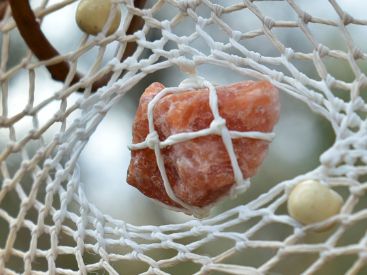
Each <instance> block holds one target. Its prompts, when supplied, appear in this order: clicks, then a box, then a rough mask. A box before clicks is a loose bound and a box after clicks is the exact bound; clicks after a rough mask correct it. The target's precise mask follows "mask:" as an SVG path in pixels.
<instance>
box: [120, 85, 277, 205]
mask: <svg viewBox="0 0 367 275" xmlns="http://www.w3.org/2000/svg"><path fill="white" fill-rule="evenodd" d="M162 89H164V86H163V85H162V84H160V83H153V84H151V85H150V86H149V87H148V88H147V89H146V90H145V92H144V94H143V95H142V97H141V99H140V103H139V107H138V110H137V113H136V116H135V120H134V124H133V143H139V142H143V141H144V140H145V138H146V136H147V135H148V133H149V130H148V117H147V108H148V103H149V102H150V101H151V100H152V99H153V97H154V96H155V95H156V94H158V93H159V91H161V90H162ZM216 89H217V95H218V106H219V113H220V115H221V116H222V117H223V118H224V119H225V120H226V125H227V127H228V129H229V130H235V131H241V132H244V131H259V132H271V131H272V129H273V127H274V125H275V123H276V122H277V120H278V117H279V96H278V90H277V89H276V88H274V87H273V86H272V85H271V84H270V83H269V82H266V81H259V82H254V81H246V82H240V83H235V84H231V85H228V86H220V87H216ZM153 118H154V127H155V130H156V131H157V132H158V135H159V139H160V140H161V141H163V140H165V139H166V138H168V137H169V136H170V135H172V134H177V133H183V132H194V131H198V130H201V129H205V128H209V126H210V123H211V122H212V120H213V114H212V112H211V110H210V107H209V91H208V89H206V88H203V89H196V90H188V91H187V92H184V93H179V94H169V95H166V96H165V97H163V98H162V99H160V100H159V101H158V103H157V104H156V105H155V107H154V111H153ZM232 142H233V145H234V149H235V153H236V156H237V160H238V163H239V165H240V168H241V171H242V173H243V175H244V177H245V178H249V177H251V176H253V175H254V174H255V173H256V170H257V168H258V167H259V165H260V164H261V163H262V161H263V159H264V157H265V155H266V152H267V149H268V145H269V142H267V141H264V140H259V139H250V138H239V139H232ZM161 152H162V156H163V159H164V164H165V168H166V173H167V176H168V179H169V182H170V185H171V187H172V189H173V191H174V193H175V195H176V196H177V197H178V198H180V199H181V200H182V201H184V202H185V203H187V204H189V205H191V206H197V207H204V206H206V205H208V204H211V203H213V202H215V201H216V200H217V199H218V198H220V197H222V196H224V195H226V193H228V191H229V190H230V188H231V187H232V186H233V184H234V183H235V182H234V176H233V169H232V165H231V162H230V159H229V156H228V153H227V150H226V148H225V146H224V144H223V141H222V138H221V136H218V135H209V136H204V137H199V138H195V139H192V140H188V141H184V142H180V143H177V144H175V145H172V146H169V147H166V148H164V149H162V150H161ZM127 182H128V183H129V184H131V185H132V186H135V187H136V188H138V189H139V190H140V191H141V192H142V193H144V194H145V195H146V196H148V197H151V198H153V199H156V200H159V201H161V202H163V203H165V204H167V205H171V206H175V207H180V205H178V204H177V203H176V202H174V201H172V200H171V199H170V198H169V197H168V195H167V193H166V191H165V188H164V185H163V180H162V177H161V175H160V172H159V169H158V166H157V163H156V157H155V154H154V150H152V149H149V148H147V149H140V150H133V151H132V158H131V162H130V166H129V170H128V177H127Z"/></svg>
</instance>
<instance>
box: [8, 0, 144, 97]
mask: <svg viewBox="0 0 367 275" xmlns="http://www.w3.org/2000/svg"><path fill="white" fill-rule="evenodd" d="M145 3H146V0H135V1H134V5H135V7H137V8H143V7H144V5H145ZM9 4H10V7H11V9H12V15H13V18H14V20H15V22H16V23H17V27H18V30H19V32H20V34H21V36H22V37H23V39H24V41H25V42H26V44H27V45H28V47H29V49H30V50H31V51H32V52H33V54H34V55H35V56H36V57H37V58H38V59H39V60H48V59H51V58H54V57H56V56H58V55H60V54H59V52H58V51H57V50H56V49H55V48H54V47H53V46H52V44H51V43H50V42H49V41H48V40H47V38H46V36H45V35H44V34H43V32H42V30H41V27H40V24H39V23H38V22H37V19H36V17H35V15H34V13H33V11H32V8H31V6H30V4H29V2H28V0H9ZM143 25H144V20H143V19H142V18H141V17H138V16H134V17H133V18H132V20H131V23H130V26H129V28H128V30H127V32H126V33H127V34H132V33H134V32H135V31H137V30H138V29H140V28H142V26H143ZM136 46H137V45H136V43H128V44H127V45H126V49H125V52H124V54H123V57H122V60H121V61H123V60H125V59H126V58H127V57H128V56H130V55H131V54H133V52H134V51H135V49H136ZM46 67H47V69H48V71H49V72H50V74H51V77H52V78H53V79H55V80H58V81H63V82H64V81H65V79H66V77H67V75H68V73H69V71H70V65H69V63H68V62H67V61H61V62H60V63H57V64H53V65H47V66H46ZM111 76H112V73H109V74H106V75H104V76H103V77H101V78H100V79H97V80H96V81H95V82H94V83H93V85H92V91H93V92H95V91H96V90H97V89H98V88H100V87H102V86H104V85H106V84H107V82H108V81H109V80H110V78H111ZM82 77H83V76H82V74H80V73H76V75H75V76H74V78H73V79H72V81H71V84H75V83H76V82H78V81H79V80H80V79H81V78H82ZM79 91H82V89H81V90H79Z"/></svg>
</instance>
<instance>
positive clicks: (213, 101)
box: [129, 76, 274, 218]
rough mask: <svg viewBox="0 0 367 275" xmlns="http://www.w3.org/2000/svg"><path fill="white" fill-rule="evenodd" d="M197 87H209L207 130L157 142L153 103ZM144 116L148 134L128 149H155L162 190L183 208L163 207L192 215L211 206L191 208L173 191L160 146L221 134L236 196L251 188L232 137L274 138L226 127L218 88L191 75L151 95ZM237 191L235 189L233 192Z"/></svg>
mask: <svg viewBox="0 0 367 275" xmlns="http://www.w3.org/2000/svg"><path fill="white" fill-rule="evenodd" d="M200 88H207V89H208V90H209V106H210V110H211V112H212V114H213V117H214V119H213V120H212V122H211V123H210V127H209V128H206V129H202V130H199V131H196V132H185V133H178V134H173V135H171V136H169V137H168V138H167V139H165V140H163V141H160V140H159V136H158V134H157V132H156V131H155V129H154V119H153V110H154V106H155V105H156V104H157V103H158V102H159V100H160V99H162V98H163V97H164V96H166V95H168V94H178V93H182V92H187V91H190V90H193V89H200ZM147 117H148V123H149V134H148V135H147V137H146V139H145V141H143V142H140V143H138V144H131V145H129V148H130V149H131V150H140V149H146V148H150V149H152V150H154V152H155V154H156V161H157V165H158V168H159V171H160V173H161V177H162V179H163V184H164V188H165V191H166V193H167V195H168V196H169V198H170V199H171V200H173V201H174V202H176V203H177V204H179V205H181V206H182V207H183V209H178V208H175V207H170V206H166V207H167V208H171V209H172V210H176V211H182V212H184V213H186V214H192V215H194V216H195V217H200V218H202V217H205V216H208V215H209V210H210V208H212V207H213V205H208V206H206V207H202V208H199V207H194V206H192V205H188V204H187V203H185V202H183V201H182V200H181V199H179V198H178V197H177V196H176V195H175V194H174V192H173V189H172V187H171V184H170V183H169V180H168V177H167V174H166V169H165V166H164V161H163V156H162V154H161V151H160V149H161V148H165V147H167V146H171V145H174V144H177V143H179V142H185V141H188V140H191V139H195V138H198V137H203V136H208V135H219V136H221V137H222V141H223V144H224V146H225V148H226V149H227V153H228V156H229V158H230V160H231V164H232V170H233V174H234V179H235V183H236V184H235V185H234V186H232V188H231V190H230V192H229V193H230V194H232V197H233V195H238V194H239V193H240V190H241V192H244V191H246V189H247V188H249V187H250V179H244V177H243V175H242V172H241V169H240V167H239V165H238V162H237V156H236V154H235V151H234V148H233V144H232V139H233V138H243V137H246V138H251V139H260V140H266V141H272V139H273V138H274V133H263V132H258V131H251V132H250V131H249V132H239V131H231V130H228V128H227V127H226V121H225V119H224V118H222V117H221V116H220V114H219V107H218V98H217V91H216V88H215V87H214V86H213V85H212V84H211V83H210V82H209V81H207V80H205V79H204V78H203V77H199V76H194V77H190V78H186V79H184V80H183V81H182V82H181V83H180V84H179V86H178V87H171V88H164V89H163V90H161V91H160V92H159V93H158V94H157V95H155V96H154V98H153V99H152V100H151V101H150V102H149V104H148V109H147ZM233 190H236V192H233Z"/></svg>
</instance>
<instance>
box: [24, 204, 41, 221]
mask: <svg viewBox="0 0 367 275" xmlns="http://www.w3.org/2000/svg"><path fill="white" fill-rule="evenodd" d="M38 215H39V213H38V211H37V209H35V208H34V207H31V208H29V209H28V210H27V214H26V216H25V220H28V221H31V222H33V224H37V219H38Z"/></svg>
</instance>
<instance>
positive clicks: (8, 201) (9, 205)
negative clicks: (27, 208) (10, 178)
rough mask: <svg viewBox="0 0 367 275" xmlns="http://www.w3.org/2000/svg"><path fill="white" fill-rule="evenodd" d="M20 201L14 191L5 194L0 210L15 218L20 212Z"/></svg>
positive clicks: (0, 203)
mask: <svg viewBox="0 0 367 275" xmlns="http://www.w3.org/2000/svg"><path fill="white" fill-rule="evenodd" d="M20 205H21V201H20V199H19V196H18V194H17V193H16V191H15V190H10V191H9V192H8V193H6V195H5V197H4V199H3V200H2V201H1V202H0V209H3V210H4V211H6V212H7V213H8V214H9V215H10V216H12V217H13V218H15V217H16V216H17V215H18V213H19V210H20Z"/></svg>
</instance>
